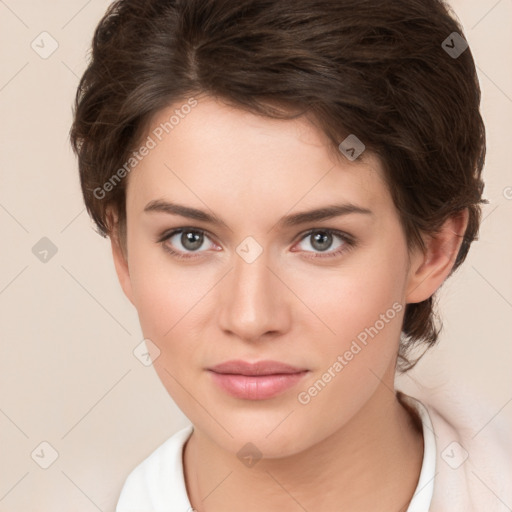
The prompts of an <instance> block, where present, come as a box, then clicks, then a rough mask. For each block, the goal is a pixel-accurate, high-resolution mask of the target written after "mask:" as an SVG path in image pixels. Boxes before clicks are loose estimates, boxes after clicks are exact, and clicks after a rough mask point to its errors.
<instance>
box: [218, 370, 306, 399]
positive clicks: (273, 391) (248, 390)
mask: <svg viewBox="0 0 512 512" xmlns="http://www.w3.org/2000/svg"><path fill="white" fill-rule="evenodd" d="M306 373H307V371H304V372H300V373H280V374H276V375H258V376H256V375H235V374H230V373H215V372H212V371H211V370H210V374H211V375H212V378H213V381H214V382H215V383H216V384H217V385H218V386H219V387H220V388H221V389H223V390H224V391H226V392H227V393H228V394H230V395H231V396H234V397H235V398H243V399H244V400H266V399H268V398H272V397H274V396H277V395H279V394H280V393H283V392H284V391H286V390H287V389H290V388H291V387H293V386H295V384H297V383H298V382H299V381H300V380H301V379H302V378H303V377H304V375H306Z"/></svg>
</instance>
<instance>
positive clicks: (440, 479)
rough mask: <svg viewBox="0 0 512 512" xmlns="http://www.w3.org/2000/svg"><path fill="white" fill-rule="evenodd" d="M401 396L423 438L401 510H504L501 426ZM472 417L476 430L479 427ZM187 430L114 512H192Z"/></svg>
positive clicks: (138, 476)
mask: <svg viewBox="0 0 512 512" xmlns="http://www.w3.org/2000/svg"><path fill="white" fill-rule="evenodd" d="M402 396H403V397H404V400H405V401H406V402H407V404H409V405H411V406H412V407H413V408H414V409H415V410H416V411H417V412H418V414H419V416H420V418H421V422H422V426H423V439H424V453H423V463H422V467H421V472H420V477H419V480H418V485H417V487H416V491H415V493H414V496H413V498H412V501H411V503H410V505H409V507H408V509H407V512H482V511H485V512H507V511H508V512H510V511H511V510H512V440H511V437H510V435H509V434H508V432H507V431H506V430H505V429H504V428H503V426H500V425H498V422H494V424H493V422H492V421H489V423H488V424H487V425H486V426H484V428H483V429H482V430H480V431H479V432H478V429H476V430H475V428H474V425H472V424H471V423H470V422H469V421H468V420H469V418H470V417H471V415H469V416H468V411H469V409H470V408H471V410H472V411H473V410H474V404H472V403H468V404H467V407H466V409H465V410H463V409H461V407H460V405H461V404H460V403H458V402H457V400H456V399H455V400H448V402H449V403H444V406H445V407H444V409H445V410H446V411H448V412H449V414H448V416H446V414H445V413H444V412H441V411H440V410H439V408H438V407H435V406H432V405H431V404H428V403H427V402H426V400H425V399H423V400H422V401H421V402H420V401H419V400H418V399H415V398H412V397H411V396H407V395H402ZM445 398H446V397H445ZM445 402H446V400H445ZM487 420H491V416H489V417H488V418H487ZM477 421H480V425H479V428H480V427H482V426H483V425H484V424H483V423H481V421H482V420H481V419H480V420H477ZM473 423H474V422H473ZM192 432H193V426H192V425H190V426H188V427H185V428H184V429H182V430H180V431H178V432H176V433H175V434H174V435H173V436H171V437H170V438H169V439H167V441H165V442H164V443H163V444H161V445H160V446H159V447H158V448H157V449H156V450H155V451H154V452H153V453H151V454H150V455H149V456H148V457H147V458H146V459H144V460H143V461H142V462H141V463H140V464H139V465H138V466H136V467H135V469H134V470H133V471H132V472H131V473H130V474H129V475H128V477H127V479H126V481H125V483H124V486H123V488H122V491H121V494H120V497H119V501H118V503H117V507H116V512H192V511H193V510H194V509H193V508H192V506H191V504H190V501H189V499H188V495H187V491H186V486H185V478H184V473H183V464H182V451H183V446H184V445H185V443H186V441H187V439H188V438H189V437H190V435H191V434H192Z"/></svg>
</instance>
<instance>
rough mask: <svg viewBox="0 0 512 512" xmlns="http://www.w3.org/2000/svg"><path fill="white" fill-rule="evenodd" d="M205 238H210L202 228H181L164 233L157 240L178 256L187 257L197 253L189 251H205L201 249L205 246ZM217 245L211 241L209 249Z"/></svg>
mask: <svg viewBox="0 0 512 512" xmlns="http://www.w3.org/2000/svg"><path fill="white" fill-rule="evenodd" d="M205 240H209V237H208V236H207V234H206V232H205V231H203V230H201V229H195V228H179V229H174V230H172V231H170V232H166V233H164V234H163V235H162V236H161V237H160V238H159V239H158V240H157V241H158V242H160V243H162V245H163V248H164V249H165V250H166V251H167V252H169V253H171V254H172V255H173V256H175V257H176V258H178V259H186V258H195V257H196V255H193V254H187V253H194V252H199V253H201V252H204V251H200V250H199V249H201V247H203V245H204V243H205ZM216 247H217V246H216V245H215V244H213V243H211V245H210V247H207V249H208V248H210V249H212V248H216ZM174 248H177V250H174Z"/></svg>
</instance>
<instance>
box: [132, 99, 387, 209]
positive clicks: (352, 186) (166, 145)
mask: <svg viewBox="0 0 512 512" xmlns="http://www.w3.org/2000/svg"><path fill="white" fill-rule="evenodd" d="M187 104H188V103H187V100H185V101H183V102H181V103H176V104H174V105H172V106H169V107H168V108H165V109H162V110H161V111H159V112H158V113H157V114H156V115H155V116H154V117H153V118H152V120H151V123H150V124H149V128H148V131H147V133H146V135H145V137H144V140H145V141H149V140H151V144H150V145H151V146H152V149H151V150H150V151H149V152H148V154H147V155H146V156H145V157H144V158H143V159H141V161H140V163H138V165H137V166H136V167H135V168H134V170H133V171H132V172H131V174H130V176H129V183H128V191H127V203H128V204H131V205H132V206H133V207H136V208H137V209H138V210H140V209H143V208H144V206H145V205H146V204H147V202H149V201H151V200H155V199H165V198H167V199H169V200H171V199H173V200H175V201H177V202H180V203H183V202H185V201H186V202H187V204H190V206H194V207H198V208H204V206H205V204H206V205H207V206H208V207H210V208H211V209H212V210H214V211H217V210H216V208H218V209H219V211H226V210H229V209H230V207H231V206H235V205H239V206H243V207H244V212H243V213H244V214H245V213H247V214H251V213H258V212H259V213H260V214H261V212H262V211H264V210H265V208H267V207H268V206H269V205H273V206H272V209H273V211H278V208H277V207H279V206H280V209H281V210H284V211H288V210H290V209H291V208H292V207H293V206H294V205H297V207H296V209H298V210H301V209H304V208H308V207H318V206H319V205H321V204H322V203H331V204H334V203H339V202H342V201H346V202H351V203H355V204H359V205H361V206H364V207H368V206H369V205H371V206H372V209H375V208H379V207H382V208H385V207H387V206H389V205H390V202H391V197H390V194H389V191H388V189H387V186H386V184H385V182H384V177H383V169H382V166H381V163H380V161H379V160H378V158H377V157H376V156H374V155H371V154H370V153H369V152H368V153H367V154H364V155H363V156H364V158H363V157H360V158H359V159H357V160H355V161H354V162H351V161H349V160H348V159H347V158H346V157H345V156H344V155H342V154H341V152H340V153H339V155H337V156H336V155H334V154H333V149H332V146H331V143H330V141H329V140H328V139H327V137H326V136H325V134H324V133H323V132H321V131H320V130H319V129H318V128H316V127H315V126H314V125H313V124H312V123H311V122H310V121H309V120H307V119H306V118H305V117H300V118H296V119H293V120H281V119H272V118H269V117H263V116H258V115H255V114H252V113H249V112H247V111H244V110H241V109H238V108H235V107H233V106H228V105H226V104H224V103H223V102H221V101H219V100H217V99H214V98H211V97H204V98H201V99H197V103H196V104H195V105H194V106H193V107H190V108H183V106H184V105H187ZM178 199H179V200H178ZM240 213H242V212H241V211H240V210H238V211H236V212H235V211H234V212H233V214H235V215H239V214H240Z"/></svg>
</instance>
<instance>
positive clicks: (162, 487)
mask: <svg viewBox="0 0 512 512" xmlns="http://www.w3.org/2000/svg"><path fill="white" fill-rule="evenodd" d="M192 431H193V426H192V425H189V426H187V427H185V428H183V429H181V430H179V431H178V432H176V433H175V434H173V435H172V436H171V437H170V438H169V439H167V440H166V441H165V442H164V443H162V444H161V445H160V446H158V447H157V448H156V449H155V450H154V451H153V452H152V453H151V454H150V455H149V456H148V457H146V458H145V459H144V460H143V461H142V462H141V463H140V464H138V465H137V466H136V467H135V468H134V469H133V470H132V471H131V472H130V473H129V475H128V477H127V478H126V480H125V483H124V485H123V488H122V490H121V494H120V496H119V500H118V503H117V506H116V512H142V511H144V512H149V511H151V512H173V511H174V510H179V511H180V512H186V511H187V509H188V507H189V506H190V504H189V502H188V497H187V493H186V487H185V480H184V475H183V463H182V451H183V447H184V445H185V443H186V441H187V440H188V438H189V437H190V435H191V433H192Z"/></svg>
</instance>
